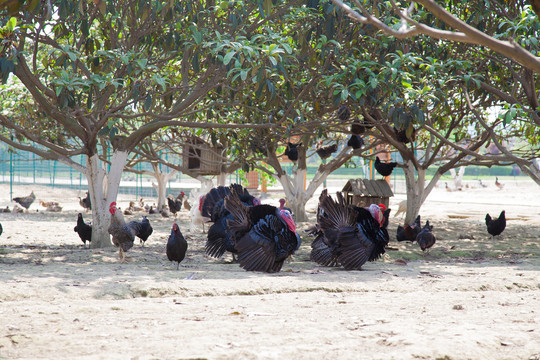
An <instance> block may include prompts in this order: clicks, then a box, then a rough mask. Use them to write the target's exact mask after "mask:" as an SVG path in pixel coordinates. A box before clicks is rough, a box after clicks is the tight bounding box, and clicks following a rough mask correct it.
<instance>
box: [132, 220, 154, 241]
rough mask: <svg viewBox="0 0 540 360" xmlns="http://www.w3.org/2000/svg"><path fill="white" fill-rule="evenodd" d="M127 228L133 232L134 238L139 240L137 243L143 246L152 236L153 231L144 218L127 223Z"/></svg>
mask: <svg viewBox="0 0 540 360" xmlns="http://www.w3.org/2000/svg"><path fill="white" fill-rule="evenodd" d="M127 226H129V227H130V228H131V229H132V230H133V232H134V233H135V236H136V237H138V238H139V243H141V244H142V246H144V244H145V243H146V240H148V238H149V237H150V235H152V232H153V231H154V229H153V228H152V225H150V221H149V220H148V218H147V217H146V216H143V217H142V220H141V221H135V220H133V221H130V222H128V223H127Z"/></svg>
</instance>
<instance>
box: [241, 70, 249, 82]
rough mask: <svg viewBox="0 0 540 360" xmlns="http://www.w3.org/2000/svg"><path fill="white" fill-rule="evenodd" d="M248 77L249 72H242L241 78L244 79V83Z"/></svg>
mask: <svg viewBox="0 0 540 360" xmlns="http://www.w3.org/2000/svg"><path fill="white" fill-rule="evenodd" d="M247 76H248V70H242V71H240V78H241V79H242V81H246V79H247Z"/></svg>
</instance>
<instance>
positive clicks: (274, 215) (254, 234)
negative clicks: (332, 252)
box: [225, 192, 301, 272]
mask: <svg viewBox="0 0 540 360" xmlns="http://www.w3.org/2000/svg"><path fill="white" fill-rule="evenodd" d="M225 208H226V209H227V210H228V211H230V213H231V216H232V218H230V219H228V220H227V225H228V226H229V230H230V233H231V240H232V243H233V244H234V248H235V250H236V251H237V253H238V262H239V264H240V267H241V268H243V269H245V270H247V271H263V272H279V271H280V270H281V267H282V266H283V263H284V262H285V260H286V259H287V258H288V257H289V256H290V255H292V254H294V252H295V251H296V250H297V249H298V248H299V247H300V244H301V240H300V236H298V234H297V233H296V225H295V223H294V220H293V218H292V215H291V214H290V213H289V212H288V211H287V210H280V209H278V208H277V207H275V206H272V205H256V206H252V207H250V206H246V205H245V204H244V203H243V202H242V200H241V199H240V198H239V197H238V194H236V193H235V192H233V193H232V194H231V195H229V196H227V198H226V199H225Z"/></svg>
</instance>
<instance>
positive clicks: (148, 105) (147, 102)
mask: <svg viewBox="0 0 540 360" xmlns="http://www.w3.org/2000/svg"><path fill="white" fill-rule="evenodd" d="M143 106H144V111H148V110H150V108H151V107H152V94H148V95H146V98H145V99H144V104H143Z"/></svg>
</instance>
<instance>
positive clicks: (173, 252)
mask: <svg viewBox="0 0 540 360" xmlns="http://www.w3.org/2000/svg"><path fill="white" fill-rule="evenodd" d="M187 248H188V244H187V241H186V239H184V235H182V232H181V231H180V228H179V227H178V225H177V224H176V223H174V224H173V226H172V230H171V235H169V240H168V241H167V248H166V252H167V258H168V259H169V261H176V262H177V264H176V270H178V267H179V266H180V262H181V261H182V260H184V257H185V256H186V251H187Z"/></svg>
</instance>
